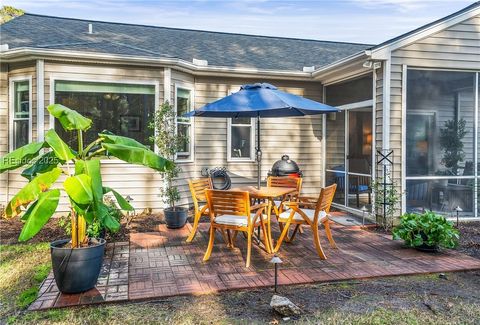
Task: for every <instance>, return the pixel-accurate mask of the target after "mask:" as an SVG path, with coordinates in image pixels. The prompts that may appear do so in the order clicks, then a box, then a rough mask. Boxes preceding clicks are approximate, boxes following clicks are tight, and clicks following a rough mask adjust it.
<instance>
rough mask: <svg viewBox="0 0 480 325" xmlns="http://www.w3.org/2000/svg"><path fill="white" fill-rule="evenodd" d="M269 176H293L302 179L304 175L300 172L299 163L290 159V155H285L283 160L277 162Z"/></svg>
mask: <svg viewBox="0 0 480 325" xmlns="http://www.w3.org/2000/svg"><path fill="white" fill-rule="evenodd" d="M268 175H269V176H293V177H302V176H303V174H302V172H301V171H300V168H299V167H298V165H297V163H296V162H295V161H293V160H291V159H290V157H289V156H288V155H283V156H282V159H281V160H277V161H276V162H275V163H274V164H273V166H272V170H271V171H270V172H269V173H268Z"/></svg>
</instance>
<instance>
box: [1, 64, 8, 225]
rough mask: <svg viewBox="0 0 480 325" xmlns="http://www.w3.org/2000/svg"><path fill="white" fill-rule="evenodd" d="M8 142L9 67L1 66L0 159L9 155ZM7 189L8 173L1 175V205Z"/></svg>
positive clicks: (4, 200) (5, 199)
mask: <svg viewBox="0 0 480 325" xmlns="http://www.w3.org/2000/svg"><path fill="white" fill-rule="evenodd" d="M8 141H9V140H8V66H7V65H6V64H0V157H3V156H4V155H5V154H7V152H8ZM7 189H8V173H3V174H0V205H5V204H6V201H7ZM0 217H1V216H0Z"/></svg>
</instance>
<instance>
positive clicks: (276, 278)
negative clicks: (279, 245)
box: [270, 255, 283, 293]
mask: <svg viewBox="0 0 480 325" xmlns="http://www.w3.org/2000/svg"><path fill="white" fill-rule="evenodd" d="M270 263H272V264H274V265H275V293H277V285H278V264H282V263H283V261H282V260H281V259H280V257H278V256H277V255H273V257H272V259H271V260H270Z"/></svg>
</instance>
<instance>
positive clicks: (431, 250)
mask: <svg viewBox="0 0 480 325" xmlns="http://www.w3.org/2000/svg"><path fill="white" fill-rule="evenodd" d="M415 249H417V250H419V251H421V252H426V253H438V251H439V248H438V246H430V245H425V244H423V245H421V246H417V247H415Z"/></svg>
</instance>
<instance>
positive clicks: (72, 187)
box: [63, 174, 93, 204]
mask: <svg viewBox="0 0 480 325" xmlns="http://www.w3.org/2000/svg"><path fill="white" fill-rule="evenodd" d="M63 187H64V188H65V191H66V192H67V194H68V196H69V197H70V198H71V199H72V200H73V201H75V202H76V203H77V204H89V203H91V202H92V200H93V193H92V179H91V178H90V176H88V175H86V174H80V175H75V176H70V177H68V178H67V179H66V180H65V182H64V183H63Z"/></svg>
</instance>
